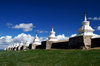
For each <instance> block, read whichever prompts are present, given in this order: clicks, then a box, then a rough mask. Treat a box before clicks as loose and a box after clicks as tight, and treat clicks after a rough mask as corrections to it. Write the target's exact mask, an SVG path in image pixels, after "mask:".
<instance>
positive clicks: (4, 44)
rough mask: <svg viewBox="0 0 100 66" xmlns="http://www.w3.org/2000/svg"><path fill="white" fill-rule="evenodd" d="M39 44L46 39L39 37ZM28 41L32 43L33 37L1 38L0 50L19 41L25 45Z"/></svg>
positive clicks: (20, 35) (22, 34)
mask: <svg viewBox="0 0 100 66" xmlns="http://www.w3.org/2000/svg"><path fill="white" fill-rule="evenodd" d="M39 39H40V42H41V41H43V40H46V37H40V38H39ZM27 40H28V41H29V42H30V43H33V40H34V36H31V35H30V34H24V33H21V34H18V35H17V36H15V37H14V38H12V36H2V37H0V49H4V48H7V46H8V45H11V44H14V43H17V42H18V43H20V42H21V41H22V42H23V44H25V43H26V41H27Z"/></svg>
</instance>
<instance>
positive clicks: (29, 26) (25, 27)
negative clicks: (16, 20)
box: [12, 23, 35, 32]
mask: <svg viewBox="0 0 100 66" xmlns="http://www.w3.org/2000/svg"><path fill="white" fill-rule="evenodd" d="M33 27H35V26H33V24H32V23H29V24H24V23H21V24H19V25H15V26H13V27H12V28H17V29H20V28H21V29H23V31H24V32H27V31H32V29H33Z"/></svg>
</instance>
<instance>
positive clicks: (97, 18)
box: [88, 17, 100, 20]
mask: <svg viewBox="0 0 100 66" xmlns="http://www.w3.org/2000/svg"><path fill="white" fill-rule="evenodd" d="M88 19H91V20H100V17H93V18H92V17H89V18H88Z"/></svg>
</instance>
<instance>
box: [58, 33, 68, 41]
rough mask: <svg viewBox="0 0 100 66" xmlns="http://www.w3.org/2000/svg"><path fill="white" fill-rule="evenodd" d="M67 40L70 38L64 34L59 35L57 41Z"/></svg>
mask: <svg viewBox="0 0 100 66" xmlns="http://www.w3.org/2000/svg"><path fill="white" fill-rule="evenodd" d="M65 39H69V37H65V35H64V34H62V35H57V40H65Z"/></svg>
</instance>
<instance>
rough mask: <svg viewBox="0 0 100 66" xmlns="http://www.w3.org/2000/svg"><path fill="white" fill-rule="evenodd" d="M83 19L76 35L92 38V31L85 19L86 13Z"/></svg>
mask: <svg viewBox="0 0 100 66" xmlns="http://www.w3.org/2000/svg"><path fill="white" fill-rule="evenodd" d="M84 15H85V18H84V21H83V22H82V26H81V27H80V28H79V30H78V32H79V34H78V35H91V36H94V35H95V34H93V31H94V29H92V27H91V26H90V22H89V21H87V18H86V12H85V14H84Z"/></svg>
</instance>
